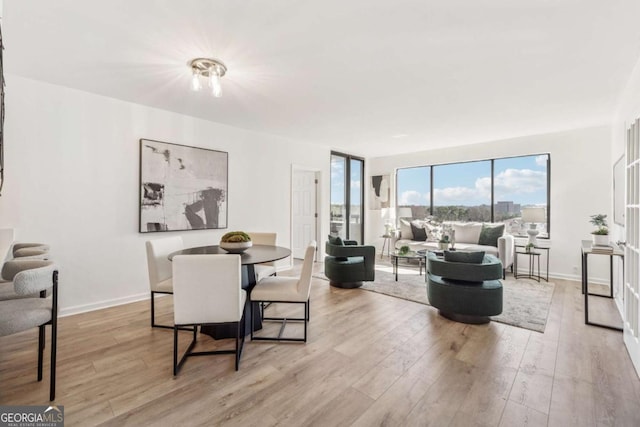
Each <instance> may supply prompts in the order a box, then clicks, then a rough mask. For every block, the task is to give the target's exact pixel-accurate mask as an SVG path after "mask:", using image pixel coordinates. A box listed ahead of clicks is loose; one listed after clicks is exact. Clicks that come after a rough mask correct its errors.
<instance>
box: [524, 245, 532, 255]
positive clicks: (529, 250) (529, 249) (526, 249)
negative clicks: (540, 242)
mask: <svg viewBox="0 0 640 427" xmlns="http://www.w3.org/2000/svg"><path fill="white" fill-rule="evenodd" d="M533 248H534V245H533V243H527V246H525V247H524V251H525V252H527V253H529V252H531V251H533Z"/></svg>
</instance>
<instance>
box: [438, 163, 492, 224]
mask: <svg viewBox="0 0 640 427" xmlns="http://www.w3.org/2000/svg"><path fill="white" fill-rule="evenodd" d="M432 214H433V216H434V217H435V219H436V220H438V221H480V222H482V221H491V161H482V162H468V163H452V164H448V165H438V166H433V211H432Z"/></svg>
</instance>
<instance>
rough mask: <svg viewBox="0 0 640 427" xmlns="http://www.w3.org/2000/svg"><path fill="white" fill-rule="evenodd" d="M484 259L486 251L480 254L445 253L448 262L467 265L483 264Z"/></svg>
mask: <svg viewBox="0 0 640 427" xmlns="http://www.w3.org/2000/svg"><path fill="white" fill-rule="evenodd" d="M483 259H484V251H479V252H460V251H444V260H445V261H448V262H464V263H467V264H482V260H483Z"/></svg>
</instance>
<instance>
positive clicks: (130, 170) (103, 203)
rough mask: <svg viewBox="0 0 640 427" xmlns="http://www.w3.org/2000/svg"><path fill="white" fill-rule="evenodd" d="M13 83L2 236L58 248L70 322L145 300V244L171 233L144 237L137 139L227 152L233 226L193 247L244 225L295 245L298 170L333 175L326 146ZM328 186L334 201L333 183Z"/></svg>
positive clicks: (195, 236)
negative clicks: (294, 170) (293, 202)
mask: <svg viewBox="0 0 640 427" xmlns="http://www.w3.org/2000/svg"><path fill="white" fill-rule="evenodd" d="M6 80H7V88H6V111H7V113H6V122H5V131H6V134H5V143H6V148H5V168H6V173H5V178H6V179H5V187H4V190H3V194H2V197H0V228H7V227H13V228H15V229H16V239H17V240H19V241H37V242H45V243H48V244H50V245H51V247H52V250H51V253H52V257H53V258H54V259H55V260H56V261H57V262H58V263H59V265H60V306H61V309H62V313H63V314H64V313H71V312H77V311H82V310H88V309H93V308H98V307H103V306H107V305H112V304H117V303H122V302H127V301H131V300H135V299H139V298H143V297H147V296H148V282H147V270H146V268H147V267H146V256H145V249H144V242H145V240H147V239H153V238H161V237H163V235H165V234H163V233H151V234H139V233H138V206H139V201H138V197H139V195H138V186H139V183H138V179H139V178H138V174H139V142H138V140H139V139H140V138H146V139H155V140H159V141H166V142H172V143H177V144H184V145H192V146H198V147H204V148H212V149H216V150H222V151H227V152H228V153H229V194H228V197H229V199H228V200H229V201H228V206H229V228H228V229H225V230H207V231H190V232H179V234H181V235H182V236H183V237H184V239H185V242H186V243H187V244H188V245H192V246H195V245H202V244H216V243H217V242H218V241H219V239H220V236H221V235H222V234H223V233H225V232H226V231H229V230H234V229H242V230H248V231H271V230H273V231H276V232H277V233H278V243H279V244H281V245H283V246H287V247H288V246H289V245H290V223H289V221H290V186H291V165H292V164H296V165H299V166H304V167H308V168H311V169H318V170H321V171H322V174H323V179H324V180H328V179H329V175H330V174H329V149H327V148H324V147H320V146H315V145H310V144H302V143H294V142H290V141H286V140H283V139H280V138H276V137H273V136H268V135H261V134H257V133H254V132H248V131H245V130H240V129H237V128H232V127H229V126H224V125H220V124H216V123H212V122H208V121H204V120H199V119H194V118H192V117H188V116H183V115H179V114H174V113H170V112H167V111H163V110H158V109H154V108H149V107H145V106H141V105H137V104H132V103H127V102H123V101H119V100H115V99H111V98H106V97H102V96H97V95H93V94H89V93H86V92H81V91H77V90H72V89H68V88H64V87H60V86H54V85H50V84H46V83H42V82H38V81H33V80H28V79H24V78H21V77H17V76H13V75H8V76H7V77H6ZM212 102H216V100H214V99H212ZM327 182H328V181H327ZM321 188H322V190H321V191H322V194H321V199H322V200H323V201H328V200H329V186H328V185H325V186H322V187H321ZM325 203H326V202H325ZM328 212H329V208H328V207H327V208H322V209H320V212H319V213H320V216H321V224H328V223H329V218H328V216H329V215H328ZM327 233H328V230H325V229H324V228H323V230H322V233H321V235H326V234H327ZM169 234H172V233H169ZM320 240H322V239H320Z"/></svg>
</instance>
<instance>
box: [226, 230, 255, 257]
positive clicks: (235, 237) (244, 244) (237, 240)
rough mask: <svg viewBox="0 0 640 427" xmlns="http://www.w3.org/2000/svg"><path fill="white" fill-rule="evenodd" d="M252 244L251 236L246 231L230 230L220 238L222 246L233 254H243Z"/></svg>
mask: <svg viewBox="0 0 640 427" xmlns="http://www.w3.org/2000/svg"><path fill="white" fill-rule="evenodd" d="M252 245H253V243H252V242H251V237H250V236H249V235H248V234H247V233H245V232H244V231H230V232H228V233H227V234H225V235H224V236H222V238H221V239H220V247H221V248H222V249H224V250H225V251H227V252H229V253H232V254H241V253H243V252H244V251H246V250H247V249H249V248H250V247H251V246H252Z"/></svg>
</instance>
